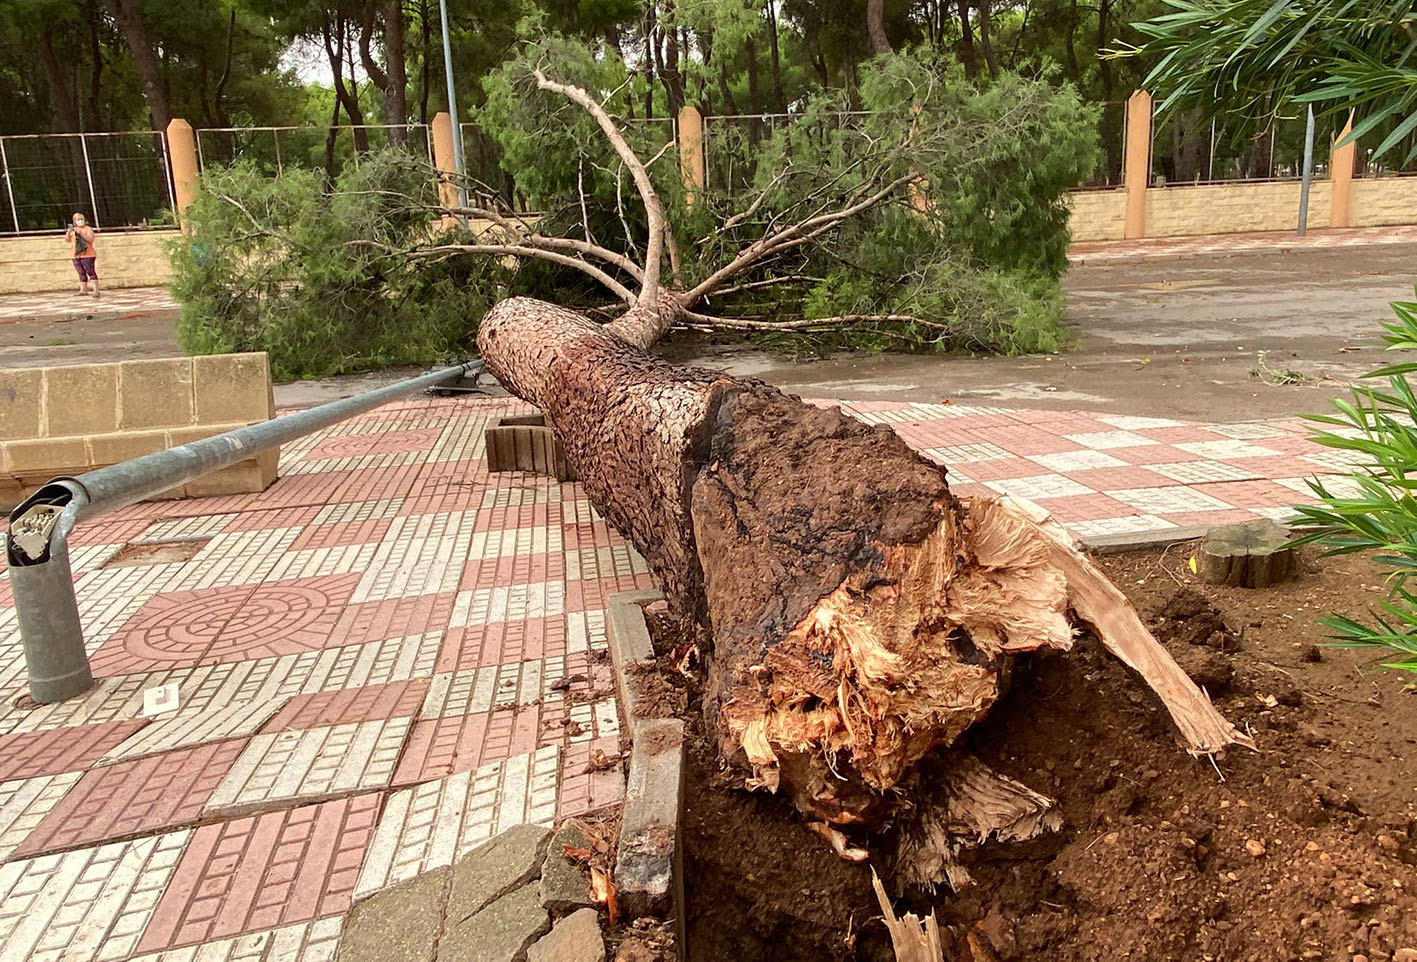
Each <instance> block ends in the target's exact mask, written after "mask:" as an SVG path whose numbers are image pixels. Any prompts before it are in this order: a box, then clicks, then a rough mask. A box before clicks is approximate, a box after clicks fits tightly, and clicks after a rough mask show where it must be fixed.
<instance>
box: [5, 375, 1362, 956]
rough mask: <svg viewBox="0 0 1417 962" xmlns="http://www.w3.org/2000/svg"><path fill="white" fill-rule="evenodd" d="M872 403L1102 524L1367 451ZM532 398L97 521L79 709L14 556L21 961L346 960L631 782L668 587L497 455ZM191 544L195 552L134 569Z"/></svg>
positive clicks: (1257, 499)
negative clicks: (627, 747) (39, 675)
mask: <svg viewBox="0 0 1417 962" xmlns="http://www.w3.org/2000/svg"><path fill="white" fill-rule="evenodd" d="M820 403H829V402H820ZM845 408H846V409H847V410H848V411H850V412H851V413H853V414H855V415H856V416H858V417H860V418H861V419H863V420H865V421H868V422H872V423H882V424H889V425H890V426H891V427H892V428H894V429H895V430H896V431H898V432H899V433H900V434H901V436H902V437H904V438H905V439H906V440H907V441H908V442H909V443H911V444H912V445H914V446H916V447H917V448H919V449H921V450H922V451H924V452H925V454H926V455H927V456H929V457H932V458H934V459H936V460H938V461H941V462H945V463H948V464H949V465H950V471H951V477H952V481H953V484H954V488H955V490H956V491H957V492H958V493H960V494H965V495H967V494H971V493H978V492H983V491H996V492H1006V493H1009V494H1015V495H1019V496H1022V497H1026V498H1030V499H1032V500H1035V501H1037V502H1038V503H1039V504H1040V505H1042V506H1044V507H1045V508H1048V509H1049V510H1051V511H1052V512H1053V514H1054V516H1055V517H1057V518H1058V519H1059V520H1060V521H1062V522H1063V523H1065V524H1066V525H1068V526H1069V527H1070V528H1072V530H1073V531H1074V532H1076V533H1078V534H1080V535H1089V534H1090V535H1101V534H1108V533H1116V532H1122V531H1136V530H1152V529H1163V528H1168V527H1174V526H1183V525H1191V524H1195V523H1198V522H1215V521H1226V520H1231V519H1239V518H1249V517H1255V516H1283V515H1285V514H1286V513H1287V510H1288V509H1287V505H1289V504H1290V503H1292V502H1293V501H1294V500H1295V499H1296V498H1299V497H1302V495H1303V492H1304V490H1305V489H1304V484H1303V480H1302V479H1303V478H1305V477H1307V476H1310V475H1312V474H1314V473H1319V472H1327V471H1332V470H1335V469H1339V468H1341V467H1342V466H1343V464H1344V461H1343V459H1342V458H1341V457H1337V456H1335V454H1334V453H1332V452H1328V451H1324V450H1322V449H1319V448H1318V447H1316V446H1315V445H1313V444H1312V443H1311V442H1309V441H1307V440H1306V439H1305V438H1304V436H1303V434H1304V428H1303V426H1302V425H1301V424H1300V423H1299V422H1294V421H1277V422H1265V423H1246V424H1228V425H1199V424H1189V423H1184V422H1180V421H1171V420H1162V419H1155V418H1140V417H1126V416H1120V417H1119V416H1111V415H1105V416H1104V415H1093V414H1085V413H1058V412H1037V411H1031V412H1016V411H1010V410H1007V409H1002V408H986V407H967V406H962V405H951V404H921V403H907V402H858V403H851V404H847V405H845ZM520 410H524V408H523V406H521V405H520V404H519V403H518V402H515V401H511V400H487V399H454V400H438V399H431V398H426V399H425V398H421V399H418V400H414V401H408V402H404V403H400V404H395V405H390V406H387V407H384V408H382V409H380V410H378V411H377V412H374V413H371V414H368V415H365V416H363V417H361V418H359V419H357V420H354V421H349V422H345V423H344V424H341V425H337V426H336V427H334V428H332V429H329V430H327V431H324V432H321V433H320V434H318V435H314V436H311V437H308V438H305V439H303V440H301V441H300V442H297V443H296V444H294V445H291V446H289V447H287V448H286V449H285V450H283V451H282V478H281V480H280V481H279V482H277V483H276V484H275V486H273V487H272V488H270V489H269V490H267V491H265V492H264V493H262V494H258V495H243V496H237V497H225V498H208V499H202V500H194V501H173V502H156V503H148V504H141V505H136V506H134V507H132V508H129V509H126V510H124V511H122V512H119V513H116V514H113V515H110V516H106V517H104V518H102V519H100V520H99V521H97V522H95V523H93V524H89V525H83V526H80V527H79V529H78V530H77V531H76V533H75V537H74V540H73V544H74V548H73V557H74V563H75V570H76V580H77V593H78V598H79V606H80V612H81V615H82V617H83V621H84V624H85V628H86V634H87V642H88V647H89V653H90V656H91V658H92V661H93V665H94V668H95V672H96V674H98V675H99V676H101V680H100V681H99V683H98V684H97V685H96V687H95V688H93V689H92V690H91V691H89V692H88V693H87V694H85V695H84V696H82V697H81V698H78V699H75V700H72V701H69V702H65V703H62V704H58V705H50V706H43V707H39V708H29V707H26V702H25V701H24V700H23V699H21V698H19V696H20V695H21V694H22V693H23V691H24V674H23V666H22V661H21V656H20V647H19V637H18V630H17V628H16V623H15V614H14V610H13V607H12V604H13V602H12V600H11V597H10V592H9V590H8V587H9V586H8V583H7V580H6V578H5V577H4V576H3V575H0V962H22V960H28V959H34V960H49V959H54V960H59V959H62V960H64V962H86V960H100V959H101V960H112V962H121V960H129V959H142V960H144V962H157V960H172V962H177V960H183V962H235V960H238V959H240V960H259V962H317V960H329V959H332V958H333V955H334V952H335V950H336V946H337V944H338V939H339V934H340V926H341V922H342V918H343V916H344V915H345V913H347V912H348V911H349V909H350V906H351V905H352V904H353V902H354V901H355V900H357V899H359V898H361V897H363V896H365V895H367V894H369V893H371V892H374V891H376V890H378V889H379V888H380V887H382V886H385V885H388V884H391V883H393V882H397V881H399V880H402V879H405V878H408V877H410V876H412V875H414V874H416V873H418V872H420V871H424V870H427V869H429V868H433V867H436V866H439V865H446V864H448V863H450V862H451V861H453V860H454V859H456V858H457V857H458V856H459V855H461V854H463V853H465V852H467V851H469V850H470V849H472V848H473V847H475V846H476V845H477V844H478V843H479V842H480V841H482V840H484V839H486V838H488V837H490V836H492V835H493V834H495V833H497V832H498V831H501V830H502V829H505V828H507V827H509V826H512V825H515V824H518V823H521V822H527V821H531V822H550V821H552V820H554V819H556V818H560V817H564V816H568V815H572V814H576V813H580V812H585V811H588V810H591V809H595V808H598V807H600V806H603V805H606V804H610V803H613V802H615V801H617V800H619V799H620V798H621V796H622V793H623V784H622V778H621V775H620V770H619V769H618V768H613V767H612V768H611V769H609V770H603V769H602V768H601V767H600V766H594V765H592V764H591V759H592V755H593V753H595V752H597V751H601V752H604V753H605V754H606V755H608V756H610V757H612V758H613V757H615V756H616V755H617V754H618V752H619V750H620V745H619V731H620V728H619V720H618V718H617V712H616V707H615V702H614V697H613V694H612V687H613V686H612V683H611V678H610V668H609V665H608V660H607V658H606V638H605V605H606V598H607V596H608V595H609V594H611V593H613V592H615V591H622V590H629V589H636V588H645V587H649V586H650V579H649V577H648V574H647V570H646V567H645V564H644V562H643V560H642V559H641V558H639V557H638V556H637V555H636V554H635V552H634V551H633V550H631V549H630V548H629V547H628V546H627V545H626V544H625V542H624V541H623V539H621V538H620V536H619V535H618V534H617V533H616V532H614V531H613V530H611V529H610V528H609V527H608V526H607V525H606V523H605V522H604V521H603V520H602V519H600V517H599V516H598V515H597V514H596V513H595V512H594V511H593V510H592V509H591V507H590V505H589V504H588V503H587V501H586V500H585V497H584V494H583V492H582V491H581V489H580V487H579V486H578V485H576V484H562V483H558V482H556V481H554V480H551V479H547V478H541V477H533V476H529V475H523V474H512V473H505V474H489V473H488V472H487V469H486V461H485V459H484V457H483V446H482V445H483V442H482V430H483V428H484V427H485V426H486V424H487V423H488V421H489V419H490V418H491V417H493V416H495V415H500V414H504V413H508V412H511V411H520ZM172 541H179V542H185V543H187V544H189V545H192V544H196V545H198V546H199V547H198V550H196V551H195V552H194V553H192V554H191V556H190V558H188V560H181V561H164V560H154V561H150V562H149V563H136V564H135V563H122V564H112V563H110V562H111V561H112V560H113V559H114V556H115V554H117V552H118V551H119V550H120V548H122V547H123V546H124V545H127V544H143V543H152V542H172ZM165 557H170V556H169V555H165V554H158V555H156V558H157V559H162V558H165ZM162 686H175V687H176V695H175V697H172V696H171V693H170V692H168V693H154V692H152V690H153V689H157V688H161V687H162ZM145 702H146V703H148V705H149V708H147V709H145Z"/></svg>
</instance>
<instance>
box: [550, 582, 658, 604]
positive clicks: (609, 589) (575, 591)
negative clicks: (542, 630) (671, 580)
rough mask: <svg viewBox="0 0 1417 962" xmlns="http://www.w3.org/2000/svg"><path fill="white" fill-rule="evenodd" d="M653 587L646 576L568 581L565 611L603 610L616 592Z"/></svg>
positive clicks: (652, 583)
mask: <svg viewBox="0 0 1417 962" xmlns="http://www.w3.org/2000/svg"><path fill="white" fill-rule="evenodd" d="M653 587H654V579H652V578H651V577H650V576H649V575H648V574H638V575H618V576H616V577H614V578H594V579H587V580H585V581H568V582H566V610H567V611H595V610H598V609H601V608H604V607H605V606H606V603H607V599H609V597H610V596H611V595H613V594H614V593H615V592H617V591H638V590H640V589H643V588H653Z"/></svg>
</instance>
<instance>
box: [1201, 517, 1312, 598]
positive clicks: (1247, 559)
mask: <svg viewBox="0 0 1417 962" xmlns="http://www.w3.org/2000/svg"><path fill="white" fill-rule="evenodd" d="M1298 570H1299V555H1298V551H1297V550H1296V549H1295V547H1294V546H1293V545H1292V544H1290V543H1289V529H1288V528H1286V527H1284V525H1282V524H1279V523H1278V522H1276V521H1271V520H1269V519H1267V518H1266V519H1261V520H1258V521H1246V522H1244V523H1242V524H1228V525H1225V526H1224V527H1219V528H1211V529H1210V530H1209V531H1207V532H1206V535H1205V537H1204V538H1203V539H1201V543H1200V546H1199V547H1198V548H1197V549H1196V573H1197V574H1198V575H1199V576H1200V579H1201V580H1202V581H1204V582H1205V583H1206V584H1208V585H1230V586H1232V587H1235V588H1268V587H1269V586H1270V585H1277V584H1279V583H1281V582H1284V581H1288V580H1289V579H1290V578H1292V577H1293V576H1294V574H1295V573H1296V572H1297V571H1298Z"/></svg>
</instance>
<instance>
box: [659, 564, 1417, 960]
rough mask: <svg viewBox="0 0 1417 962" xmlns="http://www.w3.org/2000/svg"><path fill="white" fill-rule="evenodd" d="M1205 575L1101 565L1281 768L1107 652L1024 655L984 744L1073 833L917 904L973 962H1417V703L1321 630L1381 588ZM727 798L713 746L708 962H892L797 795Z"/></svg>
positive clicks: (702, 847) (699, 828)
mask: <svg viewBox="0 0 1417 962" xmlns="http://www.w3.org/2000/svg"><path fill="white" fill-rule="evenodd" d="M1188 557H1189V553H1188V551H1187V549H1186V547H1185V546H1177V547H1173V548H1171V549H1169V550H1168V551H1166V552H1142V553H1133V554H1127V555H1117V556H1111V557H1105V558H1102V559H1100V560H1101V563H1102V565H1103V566H1104V567H1105V569H1106V570H1107V573H1108V574H1109V575H1110V576H1111V577H1112V578H1113V579H1114V580H1115V581H1116V582H1117V584H1118V585H1119V586H1120V587H1122V588H1123V590H1124V591H1126V592H1127V594H1128V595H1129V596H1130V597H1131V598H1132V600H1133V602H1134V603H1135V604H1136V605H1137V607H1138V608H1139V610H1140V611H1141V612H1142V615H1143V617H1144V618H1146V619H1147V621H1148V624H1150V625H1151V626H1152V628H1153V630H1155V631H1156V633H1157V634H1158V636H1159V637H1161V638H1162V639H1163V641H1165V642H1166V643H1167V646H1168V647H1169V648H1170V649H1171V650H1172V651H1173V652H1174V653H1175V654H1176V655H1177V657H1178V660H1179V661H1181V663H1182V665H1183V667H1185V668H1186V669H1187V670H1188V671H1190V672H1192V673H1193V675H1194V677H1196V678H1197V679H1198V680H1201V681H1202V682H1203V684H1204V685H1205V686H1206V687H1207V689H1208V690H1209V691H1210V693H1211V694H1212V696H1213V697H1214V698H1215V700H1216V702H1217V704H1218V705H1219V707H1220V708H1221V710H1222V711H1223V712H1224V713H1225V714H1226V716H1227V717H1229V718H1230V719H1232V720H1233V721H1235V722H1236V723H1237V724H1239V725H1240V726H1241V727H1244V728H1248V730H1249V731H1250V732H1251V733H1252V734H1253V735H1254V736H1255V739H1256V742H1257V744H1258V746H1259V751H1258V752H1256V753H1251V752H1246V751H1232V752H1231V753H1230V755H1229V756H1228V757H1225V758H1223V759H1220V760H1219V761H1218V764H1217V765H1215V766H1213V765H1212V764H1211V763H1210V762H1209V761H1208V760H1205V759H1200V760H1197V759H1193V758H1191V757H1190V756H1189V755H1187V754H1186V753H1185V752H1184V751H1183V750H1182V749H1181V748H1180V747H1179V745H1178V744H1177V742H1176V740H1175V736H1174V735H1173V733H1172V730H1171V727H1170V722H1169V720H1168V719H1167V717H1166V714H1165V711H1164V710H1163V709H1162V708H1161V706H1160V705H1159V703H1158V702H1157V701H1156V700H1155V698H1154V697H1153V696H1151V695H1150V693H1148V692H1147V691H1146V690H1145V689H1144V687H1143V686H1142V685H1141V684H1140V683H1139V682H1138V681H1137V680H1136V679H1135V678H1134V677H1131V676H1130V675H1129V673H1128V672H1127V670H1126V669H1125V668H1124V667H1122V666H1121V665H1120V664H1119V663H1118V662H1117V661H1116V660H1115V659H1113V658H1112V657H1111V656H1110V655H1108V654H1106V653H1105V652H1104V651H1102V650H1101V649H1100V647H1099V646H1097V645H1096V644H1095V643H1094V642H1091V641H1090V640H1086V639H1084V640H1082V641H1080V642H1079V644H1078V645H1077V647H1076V648H1075V650H1074V651H1073V652H1071V653H1068V654H1055V653H1048V654H1042V655H1038V656H1034V657H1031V658H1029V659H1025V660H1023V661H1021V662H1020V664H1019V666H1018V669H1017V670H1016V671H1015V673H1014V676H1013V683H1012V686H1011V688H1010V691H1009V693H1008V694H1007V695H1006V697H1005V698H1004V699H1003V700H1002V701H1001V702H1000V704H999V705H998V706H997V707H996V708H995V710H994V711H993V713H992V714H991V716H990V718H989V719H988V720H986V722H985V723H983V724H982V725H979V726H977V727H976V729H975V730H974V731H973V732H972V734H971V744H970V747H971V748H972V749H973V750H974V751H976V752H977V753H978V754H979V755H980V756H981V757H982V758H983V759H984V760H985V761H986V762H988V763H989V764H990V765H991V766H993V767H994V768H996V769H998V770H1000V771H1002V772H1004V773H1006V774H1009V775H1012V776H1014V777H1016V778H1018V779H1020V780H1022V781H1023V782H1024V783H1026V784H1028V785H1030V786H1031V787H1033V788H1035V789H1038V790H1040V791H1043V792H1046V793H1049V794H1051V795H1053V796H1055V797H1056V798H1057V799H1058V805H1059V809H1060V810H1061V812H1062V814H1063V817H1064V820H1065V826H1064V829H1063V830H1062V831H1061V832H1060V833H1058V834H1056V835H1049V836H1045V837H1042V838H1040V839H1036V840H1034V841H1032V842H1028V843H1023V844H1017V843H1013V844H996V843H991V844H989V845H986V846H985V847H984V848H983V849H982V850H980V851H978V852H976V853H974V854H973V855H972V856H970V857H968V866H969V868H970V871H971V872H972V874H973V875H974V878H975V883H976V884H975V885H974V886H972V887H970V888H968V889H966V890H964V891H962V892H959V893H949V892H943V891H942V892H940V893H938V894H937V895H935V896H934V897H919V898H916V899H914V900H912V901H911V902H910V903H909V905H908V906H907V907H909V908H914V909H915V910H917V911H927V910H928V909H929V908H931V907H934V908H935V909H936V910H937V911H938V913H939V917H940V920H941V922H942V923H943V924H944V925H945V927H946V930H947V941H948V949H947V951H946V958H947V959H949V960H951V962H995V960H1005V962H1006V960H1012V959H1030V960H1031V959H1040V960H1041V959H1048V960H1050V962H1073V960H1077V962H1083V960H1099V962H1100V960H1114V959H1121V958H1126V959H1132V960H1163V959H1167V960H1170V959H1186V960H1191V959H1195V960H1203V959H1204V960H1211V959H1213V960H1227V962H1229V960H1236V962H1239V960H1255V962H1259V960H1266V962H1268V960H1275V959H1345V960H1348V959H1353V958H1355V957H1356V956H1362V957H1365V958H1367V959H1368V960H1370V962H1384V960H1389V959H1396V960H1406V959H1409V958H1411V959H1417V787H1414V786H1417V755H1414V753H1413V751H1412V746H1413V745H1414V744H1417V695H1414V694H1410V693H1405V692H1404V691H1403V685H1404V684H1405V682H1406V681H1407V679H1406V678H1405V677H1403V676H1400V675H1397V674H1393V673H1383V672H1378V671H1376V670H1374V668H1373V666H1372V658H1371V656H1369V655H1367V654H1364V653H1358V652H1353V651H1347V650H1340V649H1334V648H1329V647H1322V646H1323V645H1324V643H1325V642H1326V641H1327V638H1326V637H1325V635H1324V631H1323V629H1322V628H1320V627H1318V626H1317V625H1316V624H1315V618H1316V617H1318V616H1319V615H1322V614H1324V613H1327V612H1331V611H1344V612H1348V613H1352V614H1361V613H1363V612H1364V611H1365V610H1366V607H1367V605H1368V604H1370V603H1371V602H1372V601H1374V600H1375V599H1376V598H1377V597H1379V595H1378V589H1379V587H1380V585H1381V575H1380V573H1379V572H1378V570H1377V569H1376V568H1374V567H1373V566H1372V565H1371V564H1370V563H1369V562H1367V561H1364V560H1362V559H1356V558H1344V559H1329V560H1325V561H1322V562H1312V563H1310V564H1309V565H1307V567H1306V570H1305V571H1304V572H1303V574H1302V575H1301V576H1300V577H1299V578H1298V579H1297V580H1296V581H1294V582H1292V583H1289V584H1286V585H1282V586H1279V587H1276V588H1271V589H1266V590H1263V591H1247V590H1245V589H1240V588H1217V587H1211V586H1202V585H1199V584H1197V583H1196V580H1195V578H1194V576H1193V575H1191V573H1190V571H1189V570H1188V567H1187V564H1186V559H1187V558H1188ZM691 717H692V714H691ZM700 727H701V726H700ZM728 785H729V783H728V780H727V779H726V778H725V777H724V776H723V775H721V773H720V772H719V771H718V766H717V764H716V762H715V760H714V759H713V757H712V752H711V751H710V750H709V749H708V746H707V744H706V743H705V742H704V741H703V740H702V738H701V737H700V738H698V739H696V740H695V742H694V747H693V750H692V751H691V765H690V787H689V792H688V795H687V797H688V813H687V839H686V843H687V861H686V879H687V884H688V888H689V895H688V901H689V918H688V942H689V956H690V958H691V959H704V960H709V959H726V958H733V959H743V960H757V959H774V960H795V959H831V958H836V959H889V958H891V957H892V956H891V954H890V950H889V947H888V942H887V940H886V938H885V932H884V929H883V928H882V926H881V924H880V922H879V921H878V920H877V919H876V918H875V917H876V916H877V915H878V912H879V910H878V909H877V907H876V904H875V901H874V898H873V896H872V894H871V890H870V870H869V868H867V867H865V866H857V865H851V864H849V863H846V862H843V861H841V860H840V859H838V858H837V857H836V856H835V855H833V854H831V852H830V851H829V850H828V848H827V847H826V845H825V844H824V843H823V842H822V841H821V839H820V838H819V837H817V836H816V835H814V834H812V833H810V832H809V831H808V830H807V829H806V828H805V827H803V825H802V823H801V821H800V819H799V818H798V817H797V816H796V815H795V814H794V813H793V812H792V811H791V808H790V805H788V804H787V803H786V802H784V801H783V800H781V799H776V798H772V797H766V796H761V795H750V794H748V793H745V792H742V791H736V790H733V789H731V788H730V787H728ZM1403 950H1414V951H1412V952H1411V953H1410V954H1409V953H1407V952H1404V951H1403Z"/></svg>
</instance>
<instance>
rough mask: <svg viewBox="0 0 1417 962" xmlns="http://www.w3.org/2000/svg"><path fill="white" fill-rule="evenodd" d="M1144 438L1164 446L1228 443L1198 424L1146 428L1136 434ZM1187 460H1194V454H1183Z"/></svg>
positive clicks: (1226, 439) (1225, 439)
mask: <svg viewBox="0 0 1417 962" xmlns="http://www.w3.org/2000/svg"><path fill="white" fill-rule="evenodd" d="M1135 433H1136V434H1140V435H1141V436H1142V437H1147V438H1151V439H1152V440H1153V441H1160V442H1162V443H1163V444H1194V443H1196V442H1198V441H1228V440H1230V439H1229V438H1227V437H1226V436H1225V435H1223V434H1216V433H1215V432H1214V431H1207V430H1206V429H1205V428H1204V427H1201V426H1200V425H1196V424H1187V425H1185V426H1183V427H1179V428H1145V429H1143V430H1140V431H1137V432H1135ZM1182 457H1183V458H1184V459H1185V460H1187V461H1190V460H1193V459H1194V458H1195V455H1194V454H1184V453H1183V454H1182Z"/></svg>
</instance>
